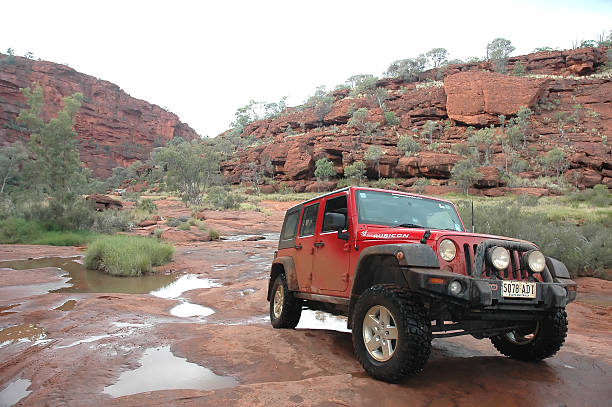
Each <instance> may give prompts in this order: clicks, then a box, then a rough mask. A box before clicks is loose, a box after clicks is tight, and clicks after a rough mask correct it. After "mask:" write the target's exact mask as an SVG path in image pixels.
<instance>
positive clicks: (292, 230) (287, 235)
mask: <svg viewBox="0 0 612 407" xmlns="http://www.w3.org/2000/svg"><path fill="white" fill-rule="evenodd" d="M299 217H300V211H299V210H297V211H294V212H292V213H288V214H287V216H286V217H285V223H284V224H283V230H282V232H281V236H280V240H281V242H284V241H290V242H291V244H293V241H294V240H295V235H296V234H297V224H298V219H299Z"/></svg>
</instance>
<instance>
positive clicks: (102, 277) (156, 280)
mask: <svg viewBox="0 0 612 407" xmlns="http://www.w3.org/2000/svg"><path fill="white" fill-rule="evenodd" d="M79 260H80V257H44V258H39V259H31V260H10V261H2V262H0V268H9V269H13V270H31V269H38V268H44V267H57V268H60V269H62V270H63V271H65V272H66V273H67V274H66V277H69V278H70V279H69V280H68V281H67V284H71V286H70V287H63V288H60V289H57V290H52V291H51V292H59V293H123V294H147V293H149V292H151V291H155V290H158V289H159V288H161V287H164V286H167V285H169V284H170V283H172V282H173V281H174V280H176V278H177V277H176V276H172V275H163V274H150V275H143V276H140V277H116V276H112V275H110V274H106V273H102V272H100V271H97V270H88V269H86V268H85V266H83V264H81V263H80V262H79Z"/></svg>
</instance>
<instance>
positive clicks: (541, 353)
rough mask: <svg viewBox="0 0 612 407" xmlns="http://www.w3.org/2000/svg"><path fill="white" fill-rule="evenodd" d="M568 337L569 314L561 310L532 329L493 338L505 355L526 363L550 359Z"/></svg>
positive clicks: (538, 322)
mask: <svg viewBox="0 0 612 407" xmlns="http://www.w3.org/2000/svg"><path fill="white" fill-rule="evenodd" d="M566 336H567V314H566V313H565V309H564V308H560V309H558V310H556V311H554V312H552V313H550V314H548V315H547V316H546V317H545V318H544V319H542V320H541V321H536V322H534V323H533V324H532V325H531V326H530V327H526V328H523V329H517V330H514V331H511V332H507V333H505V334H503V335H499V336H495V337H493V338H491V343H493V346H495V348H496V349H497V350H498V351H499V352H500V353H501V354H503V355H505V356H508V357H511V358H514V359H519V360H525V361H538V360H542V359H546V358H549V357H551V356H553V355H554V354H555V353H557V352H558V351H559V349H561V346H562V345H563V342H565V337H566Z"/></svg>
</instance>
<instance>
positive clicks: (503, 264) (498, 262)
mask: <svg viewBox="0 0 612 407" xmlns="http://www.w3.org/2000/svg"><path fill="white" fill-rule="evenodd" d="M489 256H490V258H491V263H492V264H493V267H495V268H496V269H498V270H504V269H507V268H508V265H509V264H510V253H509V252H508V250H506V249H504V248H503V247H499V246H496V247H494V248H492V249H491V250H490V251H489Z"/></svg>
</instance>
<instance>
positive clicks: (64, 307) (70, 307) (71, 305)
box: [53, 300, 77, 311]
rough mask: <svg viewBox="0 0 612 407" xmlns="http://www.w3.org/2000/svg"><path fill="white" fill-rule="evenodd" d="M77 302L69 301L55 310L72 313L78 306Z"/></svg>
mask: <svg viewBox="0 0 612 407" xmlns="http://www.w3.org/2000/svg"><path fill="white" fill-rule="evenodd" d="M76 303H77V302H76V300H68V301H66V302H65V303H63V304H62V305H60V306H59V307H57V308H53V309H54V310H55V311H72V310H73V309H74V307H75V305H76Z"/></svg>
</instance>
